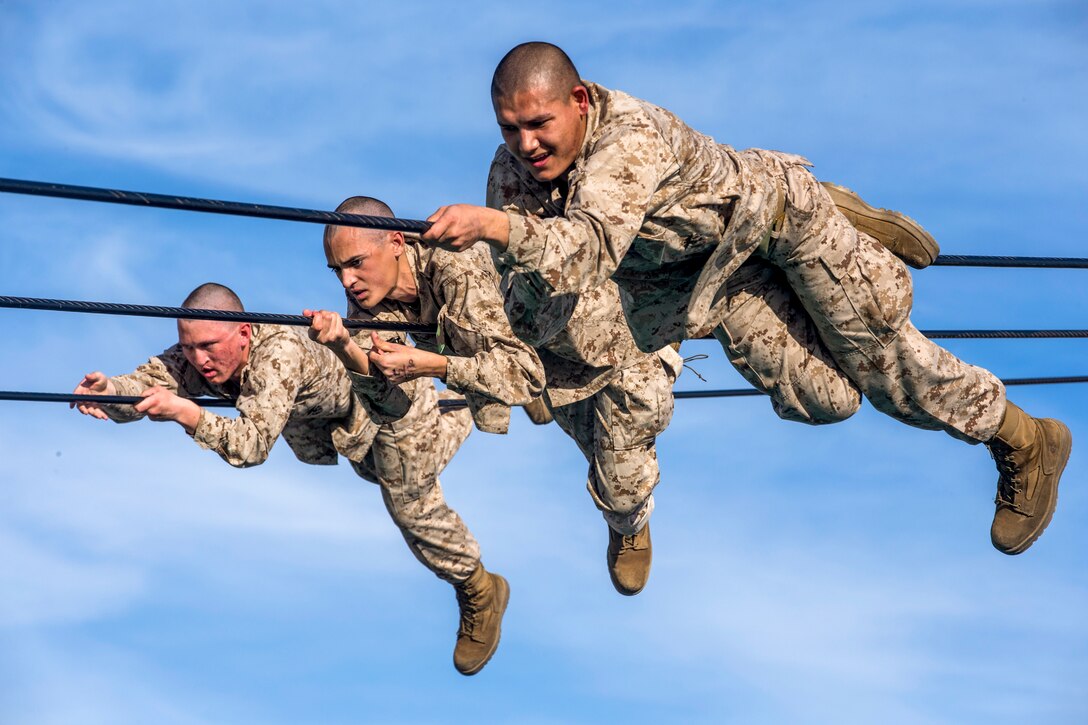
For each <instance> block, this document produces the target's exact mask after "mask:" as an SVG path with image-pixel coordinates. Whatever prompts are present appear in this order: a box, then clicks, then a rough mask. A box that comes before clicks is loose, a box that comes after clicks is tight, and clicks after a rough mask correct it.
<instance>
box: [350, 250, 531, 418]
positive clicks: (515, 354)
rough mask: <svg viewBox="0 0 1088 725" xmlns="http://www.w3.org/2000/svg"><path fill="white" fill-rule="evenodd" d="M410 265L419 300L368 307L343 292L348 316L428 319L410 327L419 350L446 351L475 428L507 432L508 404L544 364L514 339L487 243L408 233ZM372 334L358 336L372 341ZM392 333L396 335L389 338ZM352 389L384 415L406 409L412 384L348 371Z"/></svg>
mask: <svg viewBox="0 0 1088 725" xmlns="http://www.w3.org/2000/svg"><path fill="white" fill-rule="evenodd" d="M405 253H406V254H407V257H408V262H409V264H411V265H412V269H413V270H414V271H415V278H416V288H417V290H418V293H419V299H418V300H417V301H416V302H414V303H411V304H407V303H403V302H397V301H395V300H385V301H383V302H381V303H379V304H378V305H376V306H375V307H373V308H371V309H369V310H365V309H363V308H361V307H360V306H359V305H358V303H357V302H356V301H355V300H354V299H352V298H351V297H350V296H349V297H348V316H349V317H350V318H352V319H375V320H383V321H396V322H411V323H423V324H433V325H434V327H435V332H434V333H433V334H416V333H412V339H413V340H414V341H415V343H416V345H417V346H418V347H420V348H421V349H423V350H428V351H431V352H436V353H439V354H442V355H445V356H446V386H447V387H448V388H450V389H451V390H454V391H457V392H459V393H462V394H464V396H465V401H466V402H467V403H468V407H469V410H470V411H471V412H472V419H473V421H474V422H475V424H476V427H477V428H479V429H480V430H482V431H485V432H487V433H505V432H506V431H507V429H508V427H509V425H510V406H512V405H525V404H526V403H528V402H529V401H531V400H532V399H533V398H535V397H537V396H538V395H540V393H541V391H542V390H543V388H544V369H543V367H542V365H541V363H540V359H539V358H538V357H537V354H536V352H534V351H533V349H532V348H531V347H529V346H528V345H526V344H525V343H524V342H522V341H521V340H519V339H518V338H517V337H516V336H515V335H514V333H513V331H512V330H511V329H510V323H509V322H508V321H507V319H506V315H505V313H504V312H503V307H502V298H501V296H500V294H499V280H498V275H497V274H496V273H495V268H494V267H493V266H492V264H491V260H490V259H489V258H488V256H487V254H488V252H487V248H486V246H485V245H477V246H476V247H473V248H472V249H469V250H468V251H466V252H464V253H461V254H454V253H452V252H447V251H445V250H442V249H435V248H433V247H426V246H423V245H421V244H419V243H417V242H413V241H411V240H409V241H408V243H407V244H406V245H405ZM368 337H369V333H367V334H362V335H360V334H357V335H356V337H355V340H356V342H358V343H360V345H361V346H362V347H363V348H364V349H369V348H370V342H369V339H366V340H365V342H364V338H368ZM394 339H395V338H394ZM351 380H352V384H353V386H354V388H355V391H356V392H357V393H358V394H359V395H360V396H361V397H363V398H365V399H366V400H367V402H368V403H369V405H370V408H371V410H372V411H373V412H374V413H375V414H376V415H379V416H381V415H383V414H384V417H385V419H386V420H388V419H390V418H396V417H398V413H399V415H403V414H404V413H406V412H407V407H405V406H406V405H410V402H409V400H408V398H411V399H414V392H413V391H414V390H415V388H414V387H413V386H412V385H411V384H412V383H417V381H416V380H413V381H409V383H408V385H407V388H406V389H407V398H405V397H404V396H403V395H401V396H397V394H396V391H395V390H393V388H395V387H396V386H393V385H391V384H390V383H389V381H388V380H386V378H385V377H384V376H382V375H381V374H380V373H379V374H376V375H360V374H358V373H352V374H351Z"/></svg>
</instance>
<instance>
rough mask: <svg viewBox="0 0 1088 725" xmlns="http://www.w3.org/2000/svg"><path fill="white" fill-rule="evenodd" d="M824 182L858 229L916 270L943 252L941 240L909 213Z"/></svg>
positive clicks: (835, 200) (837, 204) (923, 267)
mask: <svg viewBox="0 0 1088 725" xmlns="http://www.w3.org/2000/svg"><path fill="white" fill-rule="evenodd" d="M820 183H821V184H823V186H824V188H825V189H827V193H828V194H830V195H831V201H833V202H835V206H837V207H838V208H839V211H841V212H842V213H843V214H844V215H845V216H846V218H847V219H849V220H850V223H851V224H853V225H854V228H855V229H857V230H858V231H861V232H865V233H866V234H868V235H869V236H871V237H873V238H874V239H876V240H877V241H878V242H880V243H881V244H883V245H884V246H885V247H887V248H888V251H889V252H891V253H892V254H894V255H895V256H897V257H899V258H900V259H902V260H903V261H904V262H906V263H907V264H909V265H910V266H912V267H914V268H915V269H925V268H926V267H928V266H929V265H930V264H932V263H933V260H934V259H936V258H937V255H938V254H940V253H941V248H940V247H939V246H938V245H937V240H936V239H934V238H933V237H932V236H931V235H930V233H929V232H927V231H926V230H925V229H923V228H922V225H921V224H919V223H918V222H916V221H914V220H913V219H911V218H910V217H909V216H907V215H905V214H901V213H899V212H897V211H892V210H891V209H877V208H875V207H871V206H869V205H868V204H866V203H865V202H864V201H863V200H862V198H861V197H860V196H858V195H857V194H856V193H854V192H853V191H851V190H850V189H847V188H846V187H845V186H839V185H837V184H832V183H831V182H829V181H822V182H820Z"/></svg>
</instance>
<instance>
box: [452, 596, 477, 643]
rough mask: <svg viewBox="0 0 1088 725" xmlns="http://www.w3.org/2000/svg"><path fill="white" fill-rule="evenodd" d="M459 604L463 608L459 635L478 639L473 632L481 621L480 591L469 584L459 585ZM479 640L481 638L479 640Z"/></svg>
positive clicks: (458, 630)
mask: <svg viewBox="0 0 1088 725" xmlns="http://www.w3.org/2000/svg"><path fill="white" fill-rule="evenodd" d="M456 591H457V606H458V607H459V608H460V610H461V625H460V627H458V629H457V636H458V637H468V638H470V639H476V638H475V637H473V634H474V633H475V631H476V627H477V626H478V625H479V623H480V621H479V620H480V612H481V610H482V609H483V607H482V606H481V602H480V592H479V591H478V590H476V589H470V588H469V587H467V586H460V587H457V589H456ZM477 641H479V640H477Z"/></svg>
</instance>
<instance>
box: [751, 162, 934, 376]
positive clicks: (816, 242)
mask: <svg viewBox="0 0 1088 725" xmlns="http://www.w3.org/2000/svg"><path fill="white" fill-rule="evenodd" d="M787 179H788V181H789V184H788V186H789V194H788V196H789V203H788V204H787V210H786V228H785V230H784V233H783V235H782V238H780V239H778V240H775V241H774V242H772V244H771V247H770V250H769V256H770V258H771V260H772V261H773V262H774V263H775V264H776V265H777V266H779V267H780V268H781V269H782V270H783V272H784V273H785V275H786V278H787V280H788V281H789V285H790V287H791V288H792V289H793V291H794V293H795V294H796V295H797V297H798V299H799V300H800V301H801V304H802V305H803V306H804V308H805V310H807V312H808V314H809V316H810V317H811V318H812V320H813V322H814V323H815V325H816V327H817V329H818V330H819V333H820V337H821V339H822V340H823V342H824V344H825V345H826V346H827V348H828V349H829V350H830V351H831V353H832V354H833V355H835V356H836V357H837V356H839V355H842V354H850V353H853V352H856V351H863V352H864V351H874V350H879V349H882V348H884V347H887V346H888V345H889V344H890V343H891V341H892V340H894V339H895V337H896V335H898V334H899V331H900V330H901V329H902V327H903V325H904V324H905V323H906V322H907V321H908V320H909V318H910V309H911V304H912V302H913V296H912V283H911V277H910V272H909V271H908V270H907V268H906V265H904V264H903V262H901V261H900V260H899V259H898V258H897V257H895V256H894V255H893V254H892V253H891V252H889V251H888V250H887V249H885V248H884V247H883V245H881V244H880V243H878V242H877V241H876V240H874V239H873V238H872V237H870V236H868V235H867V234H864V233H861V232H858V231H857V229H855V228H854V227H853V226H851V225H850V222H849V221H848V220H847V219H846V217H845V216H843V214H842V213H841V212H840V211H839V210H838V208H837V207H835V205H834V203H833V202H832V201H831V198H830V197H829V196H828V194H827V191H826V190H825V189H824V188H823V187H822V186H820V184H819V183H817V182H816V180H815V178H813V177H812V175H811V174H810V173H808V171H807V170H805V169H798V170H792V169H791V170H790V173H789V174H787Z"/></svg>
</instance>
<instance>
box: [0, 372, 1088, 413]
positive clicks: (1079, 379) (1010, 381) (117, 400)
mask: <svg viewBox="0 0 1088 725" xmlns="http://www.w3.org/2000/svg"><path fill="white" fill-rule="evenodd" d="M1001 382H1002V383H1004V384H1005V385H1006V386H1011V385H1057V384H1062V383H1088V375H1072V376H1064V377H1042V378H1006V379H1004V380H1002V381H1001ZM749 395H763V392H762V391H759V390H756V389H755V388H735V389H729V390H676V391H673V397H674V398H676V399H677V400H694V399H697V398H740V397H745V396H749ZM0 400H11V401H23V402H36V403H99V404H102V405H133V404H135V403H139V402H140V401H141V400H143V398H141V397H139V396H136V395H82V394H77V393H32V392H22V391H14V390H0ZM188 400H192V401H193V402H194V403H196V404H197V405H200V406H203V407H205V408H230V407H233V406H234V402H235V401H234V400H232V399H230V398H188ZM466 405H467V403H465V401H464V400H439V401H438V407H439V408H442V409H456V408H464V407H465V406H466Z"/></svg>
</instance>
